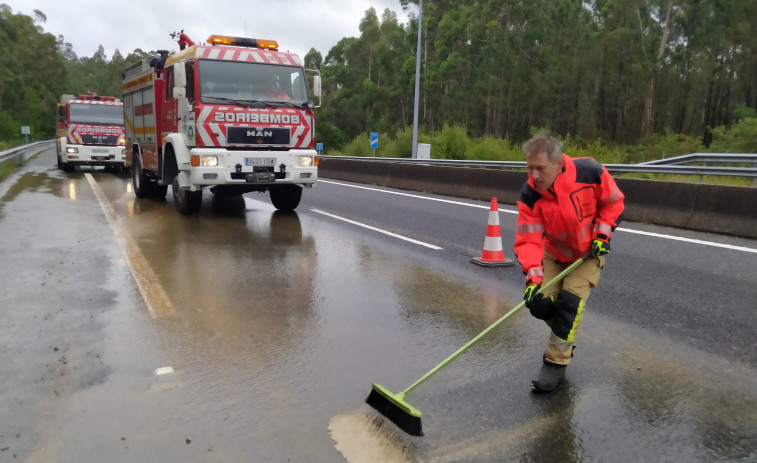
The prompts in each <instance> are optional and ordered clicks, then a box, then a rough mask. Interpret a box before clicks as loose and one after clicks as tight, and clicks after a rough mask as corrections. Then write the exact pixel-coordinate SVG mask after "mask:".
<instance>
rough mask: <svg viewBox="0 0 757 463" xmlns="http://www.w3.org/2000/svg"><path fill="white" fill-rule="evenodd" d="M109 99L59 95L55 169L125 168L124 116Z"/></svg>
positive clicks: (120, 109)
mask: <svg viewBox="0 0 757 463" xmlns="http://www.w3.org/2000/svg"><path fill="white" fill-rule="evenodd" d="M122 105H123V104H122V103H121V102H120V101H119V100H118V99H116V98H115V97H112V96H99V95H97V94H96V93H89V94H86V95H78V94H76V95H62V96H61V97H60V102H59V103H58V138H57V140H56V141H57V143H56V151H57V155H58V167H59V168H61V169H63V170H66V171H71V170H73V169H74V167H75V166H105V168H106V169H120V168H121V167H123V165H124V160H125V151H124V142H125V140H124V113H123V109H122Z"/></svg>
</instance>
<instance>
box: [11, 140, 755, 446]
mask: <svg viewBox="0 0 757 463" xmlns="http://www.w3.org/2000/svg"><path fill="white" fill-rule="evenodd" d="M53 160H54V158H53V156H52V154H51V153H50V152H48V153H47V154H46V155H42V156H40V157H39V158H38V159H35V160H33V161H31V162H30V163H29V164H27V166H25V167H24V168H22V169H21V171H19V172H18V173H16V174H14V175H13V176H11V177H9V178H8V179H6V180H5V181H4V182H2V183H0V235H1V236H3V237H4V240H5V241H6V243H7V245H6V250H5V257H7V258H4V259H3V260H2V262H0V271H1V272H2V274H3V275H5V276H6V277H5V279H4V291H3V296H2V298H0V305H1V306H2V307H4V308H6V309H5V311H6V323H5V325H4V326H3V327H2V328H0V347H2V350H0V352H2V356H3V358H2V359H0V360H1V361H2V363H3V365H5V366H6V367H7V368H6V369H5V370H3V371H2V373H0V379H2V381H3V384H4V385H6V388H5V391H4V392H3V393H1V394H0V416H3V417H11V418H10V419H4V420H3V422H2V424H0V448H8V450H5V451H3V453H0V458H4V457H6V456H8V457H10V456H11V455H18V457H19V458H20V460H21V461H83V460H92V459H93V458H95V459H97V456H103V455H105V456H107V459H108V460H109V461H134V460H135V459H143V460H155V459H158V458H160V459H161V460H162V461H200V460H202V461H207V460H208V459H215V460H218V461H241V460H244V461H249V460H251V459H252V460H259V461H263V460H265V461H287V460H291V461H339V460H340V459H341V458H342V455H344V456H345V457H346V458H347V460H348V461H370V460H371V459H374V460H375V458H376V455H378V454H379V452H380V451H382V450H380V449H378V448H376V447H373V446H372V444H375V443H379V444H387V445H384V447H383V449H384V450H386V451H387V452H389V453H391V454H392V455H390V456H387V458H385V459H384V460H385V461H390V460H392V459H398V460H402V459H408V460H415V461H431V460H438V461H512V460H518V461H524V460H526V461H550V460H554V459H557V458H560V459H561V460H565V459H568V460H573V461H639V460H644V459H646V460H655V461H659V460H665V459H678V460H680V459H686V460H688V461H733V460H739V459H742V460H743V459H749V458H754V457H755V455H757V454H756V453H755V452H756V451H757V450H756V448H755V447H756V446H755V444H754V442H757V415H756V414H755V410H756V409H757V407H755V405H756V404H757V375H755V373H754V361H755V347H754V343H753V342H752V341H751V340H750V339H749V336H746V335H745V333H754V331H755V316H754V309H753V308H754V303H752V302H750V301H755V300H757V298H755V288H756V287H757V285H755V272H754V271H751V268H753V267H754V264H755V263H756V262H757V254H755V253H753V252H749V251H748V250H747V251H744V250H738V247H743V248H749V249H755V248H757V245H756V244H755V243H754V242H752V241H749V240H741V239H738V238H731V237H723V236H716V235H708V234H702V233H690V232H685V231H679V230H669V229H662V228H660V227H654V226H649V225H640V224H623V228H626V227H627V228H629V229H633V230H640V231H650V232H656V233H659V234H669V235H671V236H673V235H675V236H683V237H687V238H692V239H698V240H700V241H705V242H711V243H714V244H726V245H733V246H735V247H737V248H736V249H727V248H722V247H716V246H713V245H703V244H697V243H692V242H682V241H678V240H673V239H668V238H663V237H651V236H646V235H639V234H637V233H631V232H621V231H619V232H618V233H617V234H616V236H615V238H614V240H613V251H612V254H611V256H610V258H609V259H608V262H609V263H608V268H607V271H606V272H605V274H604V276H603V280H602V282H601V284H600V288H599V289H598V290H597V291H596V292H595V294H594V295H593V296H592V299H591V300H590V303H589V308H588V312H587V316H586V320H585V325H584V326H583V327H582V331H581V336H580V339H579V350H578V356H577V358H576V360H575V361H574V364H573V365H571V367H570V370H569V373H568V383H567V384H566V387H565V388H563V389H562V390H561V391H559V392H558V393H557V394H554V395H552V396H548V397H535V396H532V395H531V394H530V392H529V391H528V382H529V380H530V378H531V376H532V375H533V373H535V371H536V370H537V369H538V365H539V360H540V355H541V351H542V349H543V343H544V340H545V338H546V335H547V332H546V328H545V327H544V326H543V325H542V324H541V322H538V321H537V320H533V319H532V318H530V317H529V316H528V315H527V313H525V312H524V313H521V314H518V315H517V316H516V317H514V318H513V319H512V320H510V321H508V322H507V324H506V326H503V327H502V328H500V329H498V330H496V331H495V332H493V333H492V335H491V336H490V338H488V339H486V340H484V341H482V342H481V343H480V344H478V345H476V347H475V348H474V349H472V350H471V351H470V352H469V353H466V354H465V355H464V356H463V357H461V358H460V359H459V360H457V361H456V362H453V363H452V364H451V365H450V366H449V367H447V369H445V370H444V371H443V372H441V373H439V374H438V375H437V376H436V377H434V378H432V379H431V380H430V381H429V382H428V383H426V384H424V385H423V386H422V387H421V388H419V389H418V390H417V391H415V392H413V394H411V396H410V397H409V400H410V402H411V403H413V404H414V405H415V406H417V407H418V408H420V409H421V410H423V412H424V418H423V420H424V428H425V430H426V436H424V437H423V438H420V439H413V438H407V437H405V436H403V435H401V434H395V433H393V432H392V431H391V428H390V427H389V428H385V429H383V431H388V432H385V433H384V434H383V435H379V433H377V432H376V431H377V430H376V429H375V426H374V425H370V424H366V417H367V418H370V417H371V415H370V410H366V406H364V405H361V404H362V401H363V400H364V398H365V396H366V395H367V393H368V392H369V390H370V384H371V382H380V383H382V384H384V385H386V386H388V387H390V388H391V389H393V390H399V389H401V388H403V387H405V386H406V385H408V384H409V383H410V382H412V381H413V380H414V379H416V378H417V377H419V376H420V375H421V374H422V373H424V372H425V371H426V370H427V369H429V368H430V367H432V366H433V365H434V364H436V363H437V362H438V361H440V360H441V359H443V358H444V357H446V356H447V355H448V354H449V353H451V352H452V351H454V350H455V349H456V348H457V347H459V346H460V345H462V344H463V343H465V342H466V341H467V340H468V339H470V338H471V337H473V336H474V335H475V334H477V333H478V332H480V331H481V330H482V329H483V328H484V327H486V326H487V325H488V324H489V323H491V322H492V321H493V320H495V319H496V318H497V317H498V316H500V315H501V314H502V313H504V312H505V311H507V310H508V309H509V308H510V307H512V306H513V305H515V304H516V303H517V302H519V299H520V295H521V291H522V286H523V276H522V274H521V272H520V270H519V269H517V268H497V269H485V268H480V267H477V266H474V265H473V264H471V263H470V262H469V259H470V257H472V256H474V255H479V254H480V252H481V247H482V245H483V241H484V234H485V230H486V223H487V219H488V209H489V204H488V203H484V202H480V201H468V200H463V199H459V198H449V197H438V196H434V195H425V194H416V193H412V192H401V191H392V192H386V191H387V190H385V189H381V188H373V187H372V186H370V185H347V184H344V182H331V181H329V180H327V179H323V181H321V182H319V184H318V186H317V187H316V188H315V189H313V190H308V191H306V192H305V194H304V195H303V202H302V204H301V206H300V207H299V208H298V213H297V214H296V215H294V216H282V215H280V214H276V213H275V212H274V210H273V208H272V206H271V205H270V203H269V201H268V198H267V196H266V195H258V194H250V195H246V196H245V199H244V200H243V201H221V202H218V201H213V200H212V198H211V197H210V195H206V198H205V204H204V205H203V210H202V211H201V213H200V214H199V215H198V216H197V217H183V216H180V215H179V214H178V213H177V212H176V211H175V210H173V204H172V200H171V199H170V192H169V197H167V198H166V200H164V201H150V200H147V201H145V200H136V199H135V198H134V196H133V193H131V191H130V186H129V181H128V179H125V178H121V177H118V176H114V175H111V174H107V173H104V172H101V171H91V170H87V171H83V172H74V173H63V172H60V171H58V170H57V169H55V167H54V166H53V164H54V163H53ZM98 190H99V191H100V192H101V194H98ZM429 198H433V199H434V200H431V199H429ZM501 208H502V209H503V210H505V209H509V210H512V206H509V205H501ZM316 211H319V212H316ZM324 213H327V214H328V215H325V214H324ZM334 216H338V217H340V218H344V219H348V220H350V221H351V222H345V221H343V220H341V219H339V218H335V217H334ZM514 220H515V215H514V214H511V213H508V212H504V211H503V212H501V213H500V221H501V222H502V232H503V241H504V246H505V251H506V254H507V255H508V257H513V256H512V250H511V245H512V239H513V236H512V230H513V228H514ZM355 222H358V223H361V224H365V225H369V226H371V227H373V229H369V228H364V227H362V226H359V225H356V224H355ZM376 229H380V230H385V231H387V232H390V233H392V234H394V235H399V236H401V237H406V238H409V239H412V240H415V242H412V241H407V240H404V239H402V238H400V237H398V236H392V235H387V234H385V233H381V232H379V231H377V230H376ZM6 237H15V238H16V239H15V240H14V241H8V238H6ZM418 242H420V243H426V244H431V245H433V246H436V247H439V248H441V249H432V248H429V247H427V246H424V245H422V244H419V243H418ZM140 280H142V283H140ZM145 281H146V282H148V283H149V284H145V283H144V282H145ZM734 288H736V289H734ZM159 293H163V294H164V295H165V297H164V298H163V297H156V298H155V299H152V297H153V296H154V295H155V294H159ZM737 304H740V305H737ZM8 307H11V308H12V309H7V308H8ZM166 366H171V367H172V368H174V373H170V374H167V375H161V376H157V375H156V374H155V371H156V369H157V368H159V367H166ZM379 431H381V429H379ZM366 439H367V440H368V441H369V442H368V443H366ZM335 446H336V448H335ZM387 448H388V450H387Z"/></svg>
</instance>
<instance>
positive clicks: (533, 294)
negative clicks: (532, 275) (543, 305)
mask: <svg viewBox="0 0 757 463" xmlns="http://www.w3.org/2000/svg"><path fill="white" fill-rule="evenodd" d="M540 288H541V284H537V283H534V282H533V281H531V279H529V280H528V281H526V290H525V291H523V300H524V301H526V307H528V308H529V309H530V308H531V307H532V306H533V305H534V304H535V303H536V302H537V301H538V300H539V299H541V298H542V295H541V293H539V289H540ZM537 293H538V294H537Z"/></svg>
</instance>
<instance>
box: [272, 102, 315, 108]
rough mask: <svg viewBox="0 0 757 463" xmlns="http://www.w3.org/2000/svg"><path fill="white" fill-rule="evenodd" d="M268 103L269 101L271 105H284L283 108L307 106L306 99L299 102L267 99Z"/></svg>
mask: <svg viewBox="0 0 757 463" xmlns="http://www.w3.org/2000/svg"><path fill="white" fill-rule="evenodd" d="M268 103H270V105H271V106H276V107H284V108H307V107H308V103H307V101H306V102H304V103H300V104H297V103H292V102H291V101H269V102H268Z"/></svg>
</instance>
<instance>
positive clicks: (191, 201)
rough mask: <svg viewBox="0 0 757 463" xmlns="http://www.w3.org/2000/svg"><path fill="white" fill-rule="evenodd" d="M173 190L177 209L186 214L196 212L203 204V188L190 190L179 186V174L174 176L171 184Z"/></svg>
mask: <svg viewBox="0 0 757 463" xmlns="http://www.w3.org/2000/svg"><path fill="white" fill-rule="evenodd" d="M171 190H173V201H174V204H176V209H177V210H178V211H179V212H181V213H182V214H184V215H190V214H196V213H197V211H199V210H200V206H201V205H202V190H197V191H189V190H188V189H186V188H179V176H178V175H177V176H176V177H174V178H173V183H172V184H171Z"/></svg>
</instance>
